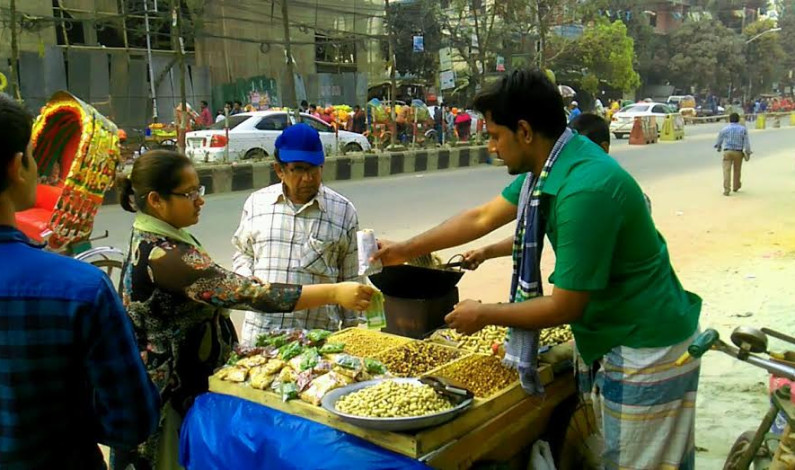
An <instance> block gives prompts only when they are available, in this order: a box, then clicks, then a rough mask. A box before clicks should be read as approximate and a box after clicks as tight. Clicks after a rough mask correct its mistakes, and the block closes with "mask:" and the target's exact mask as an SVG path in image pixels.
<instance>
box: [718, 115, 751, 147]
mask: <svg viewBox="0 0 795 470" xmlns="http://www.w3.org/2000/svg"><path fill="white" fill-rule="evenodd" d="M715 148H717V149H718V150H721V149H722V150H733V151H736V152H745V153H748V154H750V153H751V139H749V138H748V129H746V128H745V126H743V125H742V124H738V123H736V122H733V123H731V124H729V125H728V126H726V127H724V128H723V129H721V131H720V133H718V141H717V142H716V143H715Z"/></svg>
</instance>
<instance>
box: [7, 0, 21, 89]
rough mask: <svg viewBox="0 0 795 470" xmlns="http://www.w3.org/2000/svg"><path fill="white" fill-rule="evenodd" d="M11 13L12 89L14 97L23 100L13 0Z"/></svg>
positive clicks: (15, 6) (15, 8)
mask: <svg viewBox="0 0 795 470" xmlns="http://www.w3.org/2000/svg"><path fill="white" fill-rule="evenodd" d="M10 13H11V90H12V91H13V93H14V98H15V99H16V100H17V101H19V102H22V93H21V92H20V91H19V72H18V70H17V66H18V64H19V44H17V2H16V0H11V6H10Z"/></svg>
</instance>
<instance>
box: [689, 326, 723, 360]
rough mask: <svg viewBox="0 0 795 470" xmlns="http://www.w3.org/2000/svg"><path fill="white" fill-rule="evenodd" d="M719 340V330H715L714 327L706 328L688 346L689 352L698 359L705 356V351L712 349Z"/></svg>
mask: <svg viewBox="0 0 795 470" xmlns="http://www.w3.org/2000/svg"><path fill="white" fill-rule="evenodd" d="M719 340H720V335H719V334H718V332H717V331H715V330H713V329H712V328H709V329H706V330H704V331H703V332H702V333H701V334H700V335H698V337H696V339H695V340H693V343H692V344H691V345H690V346H688V348H687V352H688V354H690V355H691V356H692V357H695V358H696V359H698V358H700V357H701V356H703V355H704V353H705V352H707V351H709V350H710V349H712V346H714V345H715V343H716V342H717V341H719Z"/></svg>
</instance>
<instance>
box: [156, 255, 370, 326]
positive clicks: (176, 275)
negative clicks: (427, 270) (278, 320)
mask: <svg viewBox="0 0 795 470" xmlns="http://www.w3.org/2000/svg"><path fill="white" fill-rule="evenodd" d="M149 266H150V267H151V268H152V275H153V278H154V281H155V283H156V284H157V285H158V286H159V287H160V288H161V289H164V290H167V291H170V292H175V293H179V294H182V295H185V296H186V297H188V298H190V299H192V300H194V301H196V302H201V303H204V304H207V305H212V306H215V307H222V308H236V309H241V310H256V311H259V312H266V313H267V312H291V311H294V310H304V309H307V308H314V307H319V306H321V305H328V304H339V305H341V306H343V307H345V308H349V309H352V310H365V309H366V308H367V306H368V305H369V304H370V297H371V295H372V293H373V289H372V288H371V287H369V286H365V285H362V284H357V283H353V282H345V283H340V284H317V285H311V286H303V287H302V286H300V285H292V284H278V283H265V282H261V281H259V280H258V279H256V278H253V277H245V276H241V275H239V274H236V273H233V272H231V271H228V270H226V269H224V268H222V267H221V266H219V265H217V264H215V263H214V262H213V260H212V259H210V257H209V256H207V255H206V254H203V253H202V252H200V251H199V250H197V249H196V248H194V247H190V246H187V245H183V244H174V245H170V246H168V247H156V248H154V249H153V250H152V252H151V253H150V255H149Z"/></svg>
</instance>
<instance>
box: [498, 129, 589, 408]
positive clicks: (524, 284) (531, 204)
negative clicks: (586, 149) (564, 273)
mask: <svg viewBox="0 0 795 470" xmlns="http://www.w3.org/2000/svg"><path fill="white" fill-rule="evenodd" d="M572 137H574V132H572V131H571V129H568V128H567V129H566V130H565V131H564V132H563V134H562V135H561V136H560V138H559V139H558V140H557V142H555V145H554V146H553V147H552V152H550V154H549V157H548V158H547V161H546V162H545V163H544V168H543V169H542V170H541V174H540V175H538V176H536V175H533V174H532V173H528V174H527V178H526V179H525V181H524V185H523V186H522V192H521V194H520V196H519V206H518V208H517V213H516V220H517V223H516V235H515V236H514V242H513V278H512V279H511V299H510V301H511V303H516V302H524V301H526V300H529V299H532V298H534V297H540V296H542V295H544V292H543V286H542V284H541V252H542V251H543V249H544V233H545V230H544V228H545V227H544V226H545V223H546V221H545V220H543V218H542V216H541V211H540V208H539V206H540V203H541V191H542V189H543V188H544V183H545V182H546V180H547V176H549V172H550V170H551V169H552V166H553V165H554V164H555V162H556V161H557V159H558V156H560V152H561V151H562V150H563V147H565V146H566V144H567V143H568V142H569V141H570V140H571V138H572ZM538 342H539V332H538V331H537V330H534V331H530V330H522V329H518V328H510V329H509V331H508V336H507V338H506V340H505V359H504V360H503V364H505V365H506V366H508V367H512V368H514V369H517V370H518V371H519V379H520V382H521V384H522V388H523V389H524V390H525V391H526V392H527V393H530V394H538V393H543V391H544V387H543V386H542V385H541V380H540V378H539V376H538V370H537V369H538Z"/></svg>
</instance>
